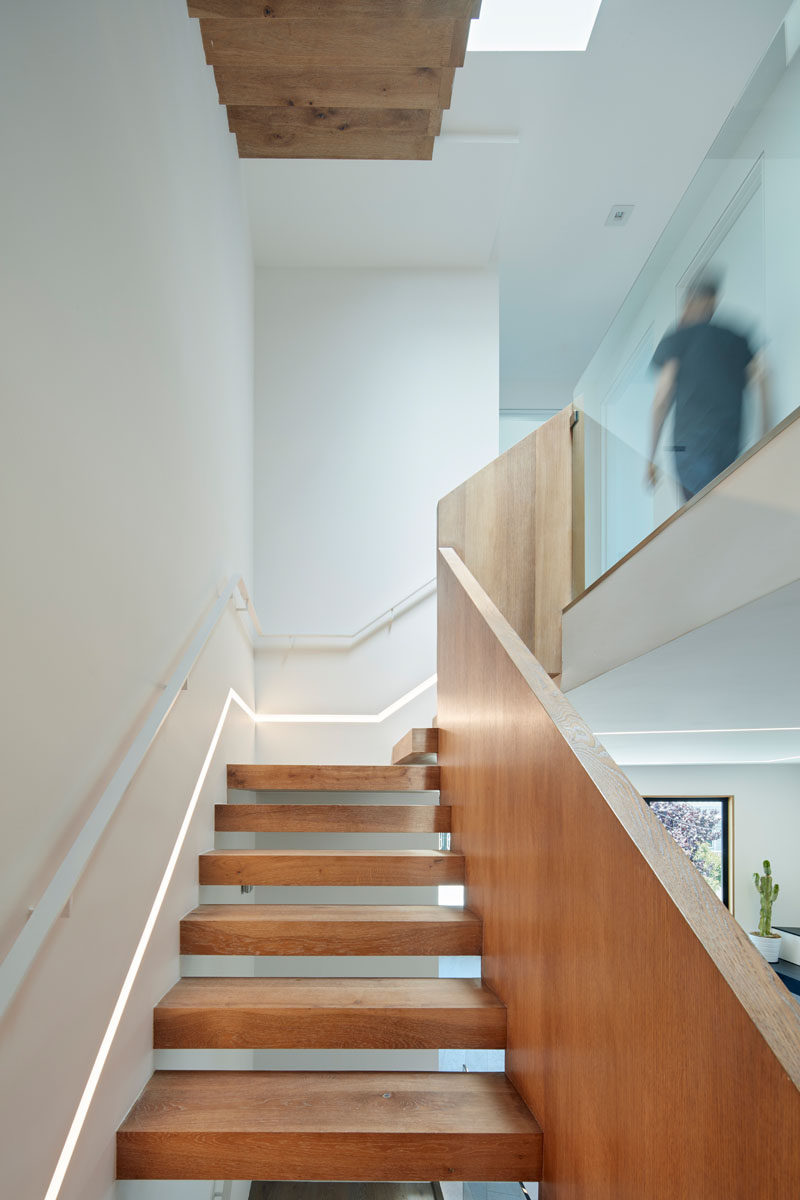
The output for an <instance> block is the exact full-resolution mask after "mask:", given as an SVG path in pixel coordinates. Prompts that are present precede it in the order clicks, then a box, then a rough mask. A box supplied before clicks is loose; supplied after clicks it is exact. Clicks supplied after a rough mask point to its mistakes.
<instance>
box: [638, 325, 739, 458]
mask: <svg viewBox="0 0 800 1200" xmlns="http://www.w3.org/2000/svg"><path fill="white" fill-rule="evenodd" d="M671 359H677V362H678V373H677V378H676V381H675V395H674V404H675V427H674V438H675V444H676V449H677V448H678V447H679V446H680V447H681V448H685V451H686V453H687V455H691V454H692V453H693V452H698V451H702V450H705V449H706V448H708V447H710V446H714V447H716V448H717V449H718V450H719V451H720V452H722V453H725V452H726V451H732V452H733V457H735V456H736V454H738V451H739V442H740V438H741V428H742V401H743V398H744V390H745V387H746V386H747V368H748V366H749V364H750V363H751V362H752V360H753V350H752V347H751V345H750V342H749V341H748V339H747V338H746V337H743V336H742V335H741V334H739V333H736V332H735V331H734V330H733V329H728V328H726V327H725V326H724V325H715V324H714V323H713V322H711V321H703V322H701V323H700V324H697V325H679V326H678V328H677V329H675V330H674V331H673V332H672V333H669V334H667V335H666V337H664V338H662V339H661V341H660V342H659V344H658V346H657V348H656V352H655V354H654V355H653V366H655V367H663V365H664V363H667V362H669V361H670V360H671Z"/></svg>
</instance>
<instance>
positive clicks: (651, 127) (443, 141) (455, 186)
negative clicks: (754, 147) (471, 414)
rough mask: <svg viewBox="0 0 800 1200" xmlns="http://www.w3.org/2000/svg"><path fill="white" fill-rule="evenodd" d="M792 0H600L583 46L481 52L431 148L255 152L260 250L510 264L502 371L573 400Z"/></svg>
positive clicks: (459, 80)
mask: <svg viewBox="0 0 800 1200" xmlns="http://www.w3.org/2000/svg"><path fill="white" fill-rule="evenodd" d="M491 2H492V0H484V3H485V4H486V5H487V6H488V5H489V4H491ZM787 7H788V5H787V0H759V2H758V3H757V4H754V3H752V0H703V2H702V3H701V4H698V3H697V0H671V2H670V3H669V4H665V3H664V0H604V2H603V5H602V7H601V9H600V14H599V17H598V21H597V25H596V27H595V30H594V33H593V35H592V39H591V41H590V43H589V49H588V51H587V52H586V53H585V54H582V53H518V54H509V53H502V54H499V53H498V54H495V53H471V54H468V55H467V61H466V64H465V66H464V67H463V68H462V69H461V70H459V71H458V72H457V75H456V85H455V89H454V96H453V105H452V108H451V109H450V111H449V112H447V113H446V114H445V119H444V123H443V134H442V136H441V137H440V138H439V139H438V140H437V144H436V149H435V152H434V160H433V162H432V163H416V162H409V163H393V162H389V163H384V162H309V161H299V162H293V161H269V160H267V161H253V160H249V161H243V163H242V170H243V174H244V181H245V189H246V194H247V198H248V203H249V208H250V215H251V225H252V230H253V243H254V249H255V257H256V261H257V262H258V263H259V264H260V265H263V266H270V265H280V266H284V267H286V266H288V267H291V266H303V267H309V266H318V267H337V266H348V267H405V268H420V267H454V268H458V267H462V268H468V267H484V266H488V265H490V264H496V266H497V269H498V271H499V275H500V286H501V375H502V377H503V379H504V380H505V381H508V382H509V390H511V388H512V386H513V391H514V394H515V397H517V398H516V399H515V402H516V403H523V402H524V403H526V404H527V405H534V406H536V405H538V406H541V405H542V404H547V405H548V406H549V405H551V404H552V403H556V404H558V405H560V404H562V403H566V402H567V401H568V400H569V399H570V397H571V393H572V388H573V386H574V383H575V381H576V380H577V378H578V376H579V375H580V373H581V371H582V370H583V368H584V366H585V365H586V363H587V362H588V360H589V358H590V357H591V355H592V353H593V351H594V350H595V348H596V346H597V344H598V342H599V341H600V339H601V337H602V335H603V332H604V330H605V329H606V327H607V326H608V324H609V323H610V321H611V319H612V317H613V315H614V313H615V311H616V309H617V308H618V307H619V305H620V304H621V302H622V300H623V298H624V296H625V294H626V292H627V291H628V289H629V288H630V286H631V284H632V283H633V280H634V279H635V277H636V274H637V272H638V271H639V270H640V268H641V267H642V265H643V263H644V261H645V259H646V257H647V255H648V253H649V251H650V249H651V248H652V246H653V244H654V242H655V241H656V239H657V237H658V235H659V233H660V232H661V230H662V228H663V227H664V225H665V224H666V222H667V220H668V218H669V216H670V215H671V213H672V211H673V209H674V208H675V206H676V204H677V202H678V200H679V199H680V196H681V194H682V193H683V191H684V189H685V188H686V186H687V185H688V183H689V181H690V179H691V177H692V175H693V173H694V171H695V170H696V169H697V167H698V166H699V164H700V162H701V160H702V158H703V156H704V154H705V152H706V150H707V149H708V147H709V146H710V144H711V142H712V141H713V140H714V137H715V135H716V133H717V131H718V130H719V128H720V126H721V124H722V122H723V120H724V118H725V116H726V114H727V113H728V111H729V110H730V108H731V107H732V106H733V104H734V103H735V101H736V100H737V99H738V97H739V95H740V93H741V92H742V90H743V89H744V85H745V83H746V80H747V77H748V75H749V73H750V71H751V70H752V69H753V68H754V67H755V66H756V64H757V62H758V60H759V58H760V57H761V55H762V54H763V53H764V51H765V50H766V48H767V46H768V45H769V42H770V40H771V38H772V36H773V35H774V33H775V31H776V29H777V27H778V25H779V23H780V20H781V18H782V17H783V15H784V13H785V11H786V8H787ZM495 134H504V135H508V134H512V135H518V139H519V140H518V142H517V143H514V142H508V141H503V142H499V143H498V142H491V141H490V142H486V141H481V140H480V135H484V136H485V135H490V136H491V135H495ZM464 135H473V137H469V136H467V137H465V136H464ZM474 135H478V138H477V139H476V138H475V136H474ZM621 203H626V204H635V205H636V209H635V212H634V213H633V216H632V217H631V219H630V222H629V223H628V224H627V225H626V226H625V227H624V229H610V228H607V227H606V226H605V225H604V222H605V218H606V216H607V214H608V212H609V209H610V208H611V207H612V205H614V204H621Z"/></svg>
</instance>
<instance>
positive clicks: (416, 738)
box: [392, 729, 439, 763]
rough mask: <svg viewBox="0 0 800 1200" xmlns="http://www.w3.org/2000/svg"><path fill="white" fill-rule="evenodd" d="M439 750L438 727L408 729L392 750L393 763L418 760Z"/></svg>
mask: <svg viewBox="0 0 800 1200" xmlns="http://www.w3.org/2000/svg"><path fill="white" fill-rule="evenodd" d="M438 752H439V730H438V729H409V731H408V733H407V734H405V735H404V736H403V737H401V739H400V741H399V742H398V743H397V744H396V746H395V747H394V748H393V750H392V762H393V763H415V762H420V761H421V760H423V759H424V758H425V757H426V756H427V755H429V754H438Z"/></svg>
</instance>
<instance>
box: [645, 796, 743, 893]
mask: <svg viewBox="0 0 800 1200" xmlns="http://www.w3.org/2000/svg"><path fill="white" fill-rule="evenodd" d="M644 799H645V803H646V804H648V805H649V806H650V808H651V809H652V810H653V812H654V813H655V815H656V816H657V817H658V819H659V821H660V822H661V823H662V825H663V826H664V827H665V828H666V829H668V830H669V832H670V833H671V834H672V836H673V837H674V839H675V841H676V842H677V843H678V845H679V846H680V848H681V850H683V851H684V852H685V853H686V854H688V856H689V858H690V859H691V860H692V862H693V863H694V865H695V866H696V867H697V869H698V871H699V872H700V874H701V875H703V876H704V877H705V878H706V879H707V880H708V883H709V885H710V886H711V887H712V888H713V889H714V891H715V892H716V894H717V895H718V896H719V898H720V900H721V901H722V903H723V904H724V905H725V906H726V907H727V908H731V909H732V896H731V886H730V875H731V872H730V845H729V825H730V811H729V810H730V804H731V797H730V796H645V797H644Z"/></svg>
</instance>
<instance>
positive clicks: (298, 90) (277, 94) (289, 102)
mask: <svg viewBox="0 0 800 1200" xmlns="http://www.w3.org/2000/svg"><path fill="white" fill-rule="evenodd" d="M454 76H455V68H453V67H398V68H396V69H394V70H389V69H387V68H384V69H381V70H378V69H373V70H367V69H364V70H354V69H353V68H351V67H333V68H322V67H316V68H308V67H306V68H304V67H260V66H240V67H223V66H215V67H214V77H215V79H216V81H217V90H218V92H219V98H220V101H221V102H222V103H223V104H228V105H231V104H241V105H255V106H260V105H263V106H266V107H278V106H284V107H288V108H303V107H309V108H325V107H334V108H335V107H340V108H359V109H361V108H427V109H433V108H439V109H441V108H448V107H449V105H450V100H451V97H452V90H453V79H454Z"/></svg>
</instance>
